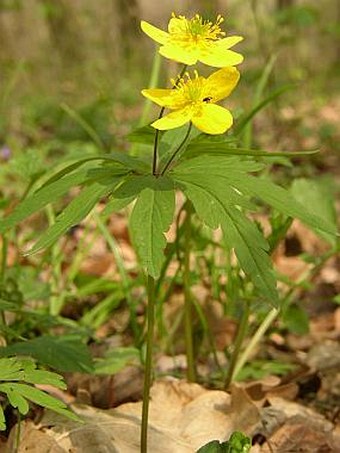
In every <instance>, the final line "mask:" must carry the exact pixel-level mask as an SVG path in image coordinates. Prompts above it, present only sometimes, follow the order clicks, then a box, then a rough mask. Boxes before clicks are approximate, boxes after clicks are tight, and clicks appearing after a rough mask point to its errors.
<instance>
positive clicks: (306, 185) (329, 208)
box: [290, 178, 337, 246]
mask: <svg viewBox="0 0 340 453" xmlns="http://www.w3.org/2000/svg"><path fill="white" fill-rule="evenodd" d="M290 192H291V193H292V194H293V197H294V198H295V199H296V200H297V201H298V202H299V203H301V204H302V205H304V206H306V207H307V209H308V208H309V209H308V211H309V212H313V213H314V214H316V215H318V216H319V217H320V218H323V219H325V220H327V221H328V222H329V223H331V224H332V225H334V228H336V224H337V215H336V209H335V198H334V193H333V190H332V181H330V180H329V179H326V178H322V179H321V180H320V179H318V180H311V179H304V178H299V179H295V180H294V181H293V184H292V186H291V188H290ZM313 229H314V230H315V232H316V233H318V234H319V235H320V236H321V237H323V238H324V239H325V240H326V241H327V242H328V243H330V244H331V245H333V246H335V245H336V237H335V236H334V235H330V234H327V233H323V232H320V230H318V229H315V228H313Z"/></svg>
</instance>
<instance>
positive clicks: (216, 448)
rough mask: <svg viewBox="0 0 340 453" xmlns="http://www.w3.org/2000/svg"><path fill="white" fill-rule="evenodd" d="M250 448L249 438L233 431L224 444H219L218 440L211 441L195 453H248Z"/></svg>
mask: <svg viewBox="0 0 340 453" xmlns="http://www.w3.org/2000/svg"><path fill="white" fill-rule="evenodd" d="M250 448H251V441H250V438H249V437H247V436H246V435H245V434H243V433H241V432H239V431H234V432H233V433H232V435H231V436H230V438H229V440H227V441H226V442H221V443H220V442H219V441H218V440H212V441H211V442H208V443H207V444H206V445H204V446H203V447H201V448H200V449H199V450H197V451H196V453H248V452H249V451H250Z"/></svg>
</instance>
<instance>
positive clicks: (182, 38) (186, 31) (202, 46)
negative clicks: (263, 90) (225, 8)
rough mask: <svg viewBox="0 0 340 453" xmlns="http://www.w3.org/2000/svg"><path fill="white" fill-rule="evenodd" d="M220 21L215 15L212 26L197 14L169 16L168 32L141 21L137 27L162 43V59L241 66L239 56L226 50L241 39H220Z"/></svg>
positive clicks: (219, 65) (216, 65)
mask: <svg viewBox="0 0 340 453" xmlns="http://www.w3.org/2000/svg"><path fill="white" fill-rule="evenodd" d="M223 20H224V19H223V17H222V16H220V15H219V16H217V19H216V22H215V24H213V23H212V22H210V21H206V20H203V19H202V17H201V16H199V15H198V14H196V15H195V16H194V17H193V18H191V19H186V18H185V17H184V16H178V17H176V15H175V14H174V13H173V15H172V18H171V19H170V21H169V25H168V32H165V31H162V30H160V29H159V28H157V27H154V26H153V25H151V24H149V23H148V22H145V21H142V22H141V28H142V30H143V31H144V33H146V34H147V35H148V36H149V37H150V38H152V39H153V40H154V41H156V42H158V43H160V44H162V46H161V47H160V49H159V53H160V54H161V55H163V57H166V58H170V59H171V60H175V61H178V62H180V63H184V64H186V65H193V64H195V63H197V61H201V62H202V63H204V64H206V65H209V66H214V67H216V68H224V67H226V66H235V65H237V64H239V63H242V61H243V56H242V55H241V54H239V53H237V52H234V51H232V50H229V49H230V47H233V46H234V45H235V44H237V43H238V42H240V41H242V39H243V38H242V37H241V36H229V37H227V38H224V36H225V33H224V32H223V31H221V28H220V25H221V23H222V22H223Z"/></svg>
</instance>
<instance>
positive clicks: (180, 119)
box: [142, 67, 240, 134]
mask: <svg viewBox="0 0 340 453" xmlns="http://www.w3.org/2000/svg"><path fill="white" fill-rule="evenodd" d="M239 78H240V73H239V72H238V70H237V69H236V68H234V67H229V68H223V69H220V70H218V71H216V72H214V73H213V74H211V75H210V76H209V77H208V78H205V77H201V76H199V75H198V73H197V71H195V77H194V78H190V75H189V74H186V77H185V78H182V79H181V80H180V81H179V82H178V83H177V84H176V85H174V88H173V89H160V88H151V89H147V90H142V94H143V96H145V97H146V98H148V99H151V101H153V102H155V103H156V104H158V105H160V106H161V107H165V108H168V109H170V110H173V111H172V112H170V113H169V114H168V115H166V116H164V117H163V118H160V119H158V120H156V121H155V122H153V123H152V124H151V126H153V127H154V128H155V129H159V130H166V129H174V128H176V127H179V126H182V125H183V124H185V123H188V122H189V121H191V122H192V123H193V124H194V125H195V126H196V127H197V128H198V129H200V130H201V131H202V132H205V133H206V134H223V133H224V132H225V131H226V130H228V129H229V128H230V127H231V126H232V124H233V117H232V115H231V113H230V112H229V110H227V109H226V108H224V107H221V106H220V105H216V104H215V102H217V101H220V100H221V99H224V98H226V97H227V96H228V95H229V94H230V93H231V91H232V90H233V89H234V88H235V86H236V85H237V82H238V80H239ZM172 83H173V84H175V82H174V81H173V80H172Z"/></svg>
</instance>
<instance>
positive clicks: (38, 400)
mask: <svg viewBox="0 0 340 453" xmlns="http://www.w3.org/2000/svg"><path fill="white" fill-rule="evenodd" d="M0 391H2V392H5V393H6V394H7V396H8V399H9V402H10V403H11V405H12V406H14V407H18V410H19V411H20V412H21V413H22V414H26V413H27V412H28V410H29V406H28V403H27V401H26V400H29V401H32V402H33V403H35V404H38V405H39V406H42V407H45V408H47V409H51V410H53V411H54V412H57V413H59V414H62V415H65V416H66V417H68V418H71V419H72V420H76V421H79V417H78V416H77V415H76V414H74V413H73V412H71V411H70V410H69V409H68V408H67V406H66V404H65V403H64V402H62V401H60V400H58V399H57V398H54V397H53V396H50V395H48V394H47V393H45V392H43V391H42V390H39V389H37V388H35V387H32V386H30V385H26V384H18V383H11V384H0ZM14 404H19V406H17V405H14ZM25 411H26V412H25Z"/></svg>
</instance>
